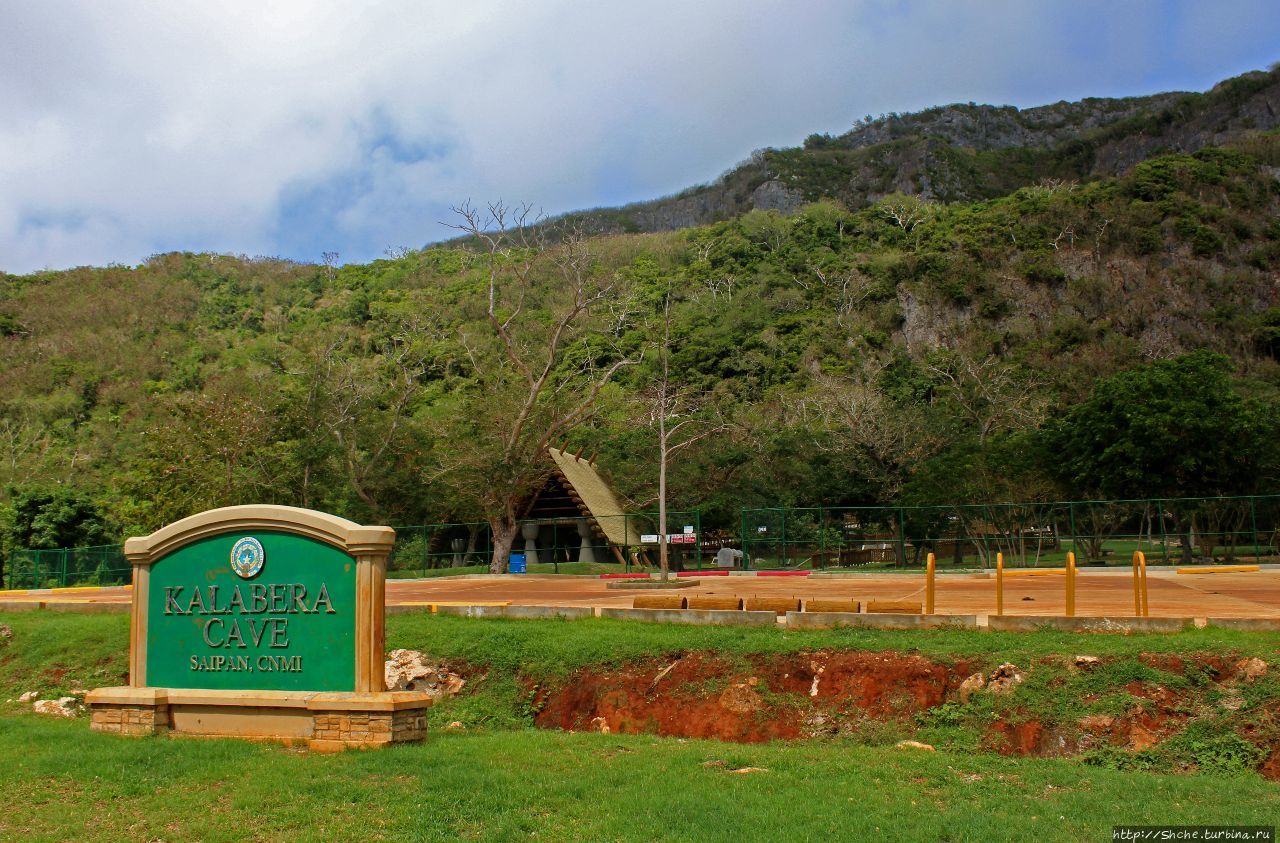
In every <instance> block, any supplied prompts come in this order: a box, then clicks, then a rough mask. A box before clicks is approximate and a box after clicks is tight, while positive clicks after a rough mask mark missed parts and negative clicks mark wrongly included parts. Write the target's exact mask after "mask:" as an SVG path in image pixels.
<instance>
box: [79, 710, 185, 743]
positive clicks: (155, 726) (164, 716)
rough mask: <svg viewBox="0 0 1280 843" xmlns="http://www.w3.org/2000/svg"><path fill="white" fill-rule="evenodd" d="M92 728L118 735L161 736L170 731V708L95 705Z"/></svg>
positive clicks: (96, 730)
mask: <svg viewBox="0 0 1280 843" xmlns="http://www.w3.org/2000/svg"><path fill="white" fill-rule="evenodd" d="M89 725H90V728H92V729H93V730H94V731H95V732H111V733H113V734H117V735H134V736H142V735H159V734H164V733H165V732H168V731H169V708H168V706H149V705H148V706H134V705H95V706H94V707H93V716H92V719H91V721H90V724H89Z"/></svg>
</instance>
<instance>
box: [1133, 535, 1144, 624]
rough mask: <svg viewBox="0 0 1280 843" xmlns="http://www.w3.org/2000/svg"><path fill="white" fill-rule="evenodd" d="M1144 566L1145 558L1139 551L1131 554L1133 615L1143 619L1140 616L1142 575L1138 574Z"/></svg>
mask: <svg viewBox="0 0 1280 843" xmlns="http://www.w3.org/2000/svg"><path fill="white" fill-rule="evenodd" d="M1145 564H1146V558H1145V557H1144V556H1143V555H1142V551H1141V550H1135V551H1134V552H1133V614H1134V615H1136V616H1137V617H1143V614H1142V575H1141V574H1139V573H1138V571H1139V569H1140V568H1141V567H1142V566H1143V565H1145Z"/></svg>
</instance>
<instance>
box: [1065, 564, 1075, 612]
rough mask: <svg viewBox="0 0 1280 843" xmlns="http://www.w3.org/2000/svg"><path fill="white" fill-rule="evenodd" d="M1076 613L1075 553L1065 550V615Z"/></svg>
mask: <svg viewBox="0 0 1280 843" xmlns="http://www.w3.org/2000/svg"><path fill="white" fill-rule="evenodd" d="M1075 615H1076V554H1075V552H1074V551H1071V550H1068V551H1067V617H1069V618H1074V617H1075Z"/></svg>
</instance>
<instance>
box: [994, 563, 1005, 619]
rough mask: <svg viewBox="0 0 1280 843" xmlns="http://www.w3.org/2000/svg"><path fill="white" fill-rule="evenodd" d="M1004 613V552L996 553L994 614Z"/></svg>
mask: <svg viewBox="0 0 1280 843" xmlns="http://www.w3.org/2000/svg"><path fill="white" fill-rule="evenodd" d="M1003 614H1004V554H1003V553H997V554H996V615H997V616H1000V615H1003Z"/></svg>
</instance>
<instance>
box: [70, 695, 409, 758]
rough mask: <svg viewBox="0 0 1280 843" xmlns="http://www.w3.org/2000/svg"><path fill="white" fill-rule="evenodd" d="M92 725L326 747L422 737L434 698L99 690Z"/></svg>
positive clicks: (135, 732)
mask: <svg viewBox="0 0 1280 843" xmlns="http://www.w3.org/2000/svg"><path fill="white" fill-rule="evenodd" d="M85 702H86V703H87V704H88V706H89V713H90V728H92V729H93V730H94V731H97V732H109V733H112V734H117V735H128V736H144V735H165V734H168V735H192V736H198V737H236V738H251V739H258V740H276V741H282V742H284V743H289V744H305V745H306V746H307V747H309V748H310V749H314V750H318V751H322V752H326V751H330V752H331V751H337V750H342V749H349V748H362V749H367V748H373V747H380V746H388V745H390V744H393V743H404V742H410V741H420V740H422V739H423V738H425V737H426V736H427V708H429V707H430V705H431V699H430V697H428V696H427V695H426V694H424V693H420V692H416V691H386V692H383V693H374V694H356V693H327V692H313V691H210V690H199V689H190V688H128V687H123V688H99V689H97V690H95V691H91V692H90V693H89V694H88V696H86V697H85Z"/></svg>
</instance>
